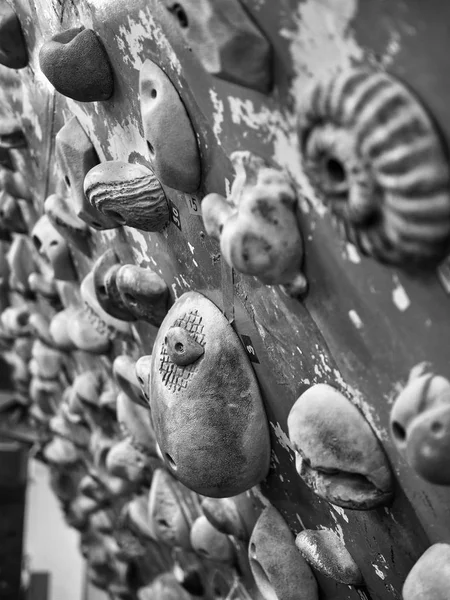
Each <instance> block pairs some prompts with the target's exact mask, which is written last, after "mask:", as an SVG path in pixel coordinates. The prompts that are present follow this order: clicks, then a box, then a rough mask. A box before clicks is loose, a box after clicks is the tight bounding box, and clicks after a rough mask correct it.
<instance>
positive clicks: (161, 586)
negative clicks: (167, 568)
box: [138, 573, 191, 600]
mask: <svg viewBox="0 0 450 600" xmlns="http://www.w3.org/2000/svg"><path fill="white" fill-rule="evenodd" d="M138 598H139V600H155V599H157V600H190V599H191V595H190V594H188V592H187V591H186V590H185V589H183V587H182V586H181V585H180V584H179V583H178V581H177V580H176V578H175V576H174V575H173V574H172V573H166V574H164V575H160V576H159V577H157V578H156V579H155V580H154V581H153V582H152V583H151V584H150V585H147V586H145V587H142V588H141V589H140V590H139V592H138Z"/></svg>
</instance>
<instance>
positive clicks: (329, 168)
mask: <svg viewBox="0 0 450 600" xmlns="http://www.w3.org/2000/svg"><path fill="white" fill-rule="evenodd" d="M325 169H326V172H327V175H328V179H329V180H330V181H331V182H333V183H337V184H341V183H344V181H345V180H346V179H347V174H346V172H345V169H344V167H343V165H342V163H341V162H340V161H339V160H337V159H336V158H333V157H328V158H327V159H326V160H325Z"/></svg>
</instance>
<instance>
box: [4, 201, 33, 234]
mask: <svg viewBox="0 0 450 600" xmlns="http://www.w3.org/2000/svg"><path fill="white" fill-rule="evenodd" d="M0 228H1V229H5V230H7V231H12V232H14V233H28V226H27V223H26V221H25V218H24V216H23V212H22V209H21V207H20V204H19V202H18V199H17V198H14V197H13V196H11V195H10V194H8V193H7V192H5V191H4V190H3V191H2V192H0Z"/></svg>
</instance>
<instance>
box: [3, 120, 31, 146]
mask: <svg viewBox="0 0 450 600" xmlns="http://www.w3.org/2000/svg"><path fill="white" fill-rule="evenodd" d="M26 145H27V140H26V139H25V136H24V133H23V131H22V127H21V125H20V123H18V122H17V120H16V119H15V118H14V117H6V116H2V117H1V118H0V148H6V149H9V148H24V147H25V146H26Z"/></svg>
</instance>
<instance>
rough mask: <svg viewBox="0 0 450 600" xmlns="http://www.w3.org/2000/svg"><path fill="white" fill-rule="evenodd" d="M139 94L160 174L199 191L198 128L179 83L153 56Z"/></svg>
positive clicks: (177, 185)
mask: <svg viewBox="0 0 450 600" xmlns="http://www.w3.org/2000/svg"><path fill="white" fill-rule="evenodd" d="M139 95H140V102H141V118H142V124H143V126H144V136H145V139H146V140H147V145H148V149H149V159H150V161H151V163H152V167H153V170H154V172H155V175H156V177H157V178H158V179H159V181H161V183H163V184H164V185H167V186H169V187H171V188H174V189H176V190H179V191H181V192H188V193H192V192H195V191H196V190H197V189H198V187H199V186H200V179H201V163H200V154H199V149H198V146H197V139H196V136H195V132H194V130H193V128H192V124H191V121H190V119H189V116H188V114H187V112H186V109H185V107H184V104H183V101H182V100H181V98H180V96H179V94H178V92H177V90H176V88H175V86H174V85H173V84H172V82H171V81H170V79H169V78H168V76H167V75H166V74H165V73H164V71H163V70H162V69H160V68H159V67H158V66H157V65H156V64H155V63H154V62H152V61H151V60H146V61H145V62H144V64H143V65H142V67H141V73H140V79H139Z"/></svg>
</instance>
